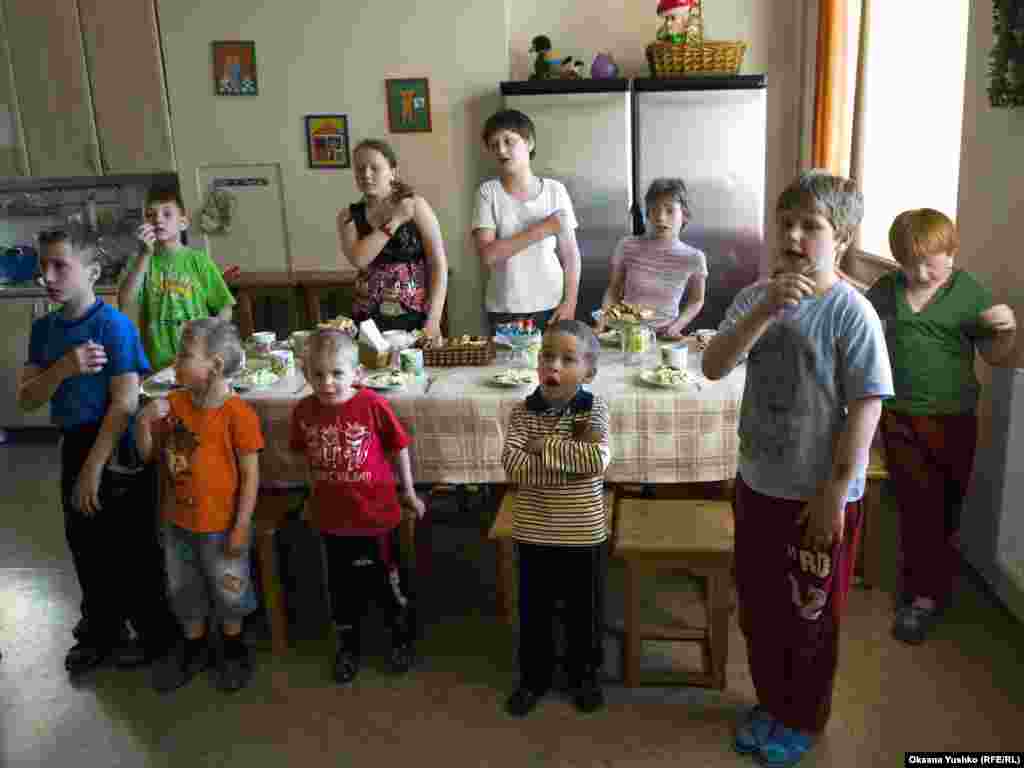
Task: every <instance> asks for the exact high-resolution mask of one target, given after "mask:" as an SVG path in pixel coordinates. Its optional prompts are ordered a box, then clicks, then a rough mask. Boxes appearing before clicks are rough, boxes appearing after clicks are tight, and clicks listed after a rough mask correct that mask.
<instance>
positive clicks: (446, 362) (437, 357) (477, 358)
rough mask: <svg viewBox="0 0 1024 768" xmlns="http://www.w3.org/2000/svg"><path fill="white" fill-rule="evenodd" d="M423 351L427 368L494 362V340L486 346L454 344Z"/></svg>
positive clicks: (489, 341)
mask: <svg viewBox="0 0 1024 768" xmlns="http://www.w3.org/2000/svg"><path fill="white" fill-rule="evenodd" d="M422 349H423V365H425V366H426V367H427V368H452V367H454V366H458V365H490V364H491V363H493V362H494V358H495V350H494V339H488V341H487V343H486V344H453V345H450V346H445V347H435V348H433V349H426V348H422Z"/></svg>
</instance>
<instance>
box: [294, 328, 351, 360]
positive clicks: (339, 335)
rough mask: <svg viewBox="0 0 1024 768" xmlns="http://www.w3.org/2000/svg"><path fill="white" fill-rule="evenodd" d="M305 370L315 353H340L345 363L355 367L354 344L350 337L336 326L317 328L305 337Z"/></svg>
mask: <svg viewBox="0 0 1024 768" xmlns="http://www.w3.org/2000/svg"><path fill="white" fill-rule="evenodd" d="M305 353H306V354H305V358H306V366H307V370H308V369H309V367H310V366H309V364H310V363H311V362H312V361H313V357H314V356H315V355H320V354H329V355H340V356H341V358H342V359H343V360H344V361H345V363H346V364H347V365H349V366H351V367H353V368H354V367H355V362H356V361H355V356H356V345H355V342H354V341H352V337H351V336H349V335H348V334H347V333H345V332H343V331H340V330H338V329H336V328H319V329H317V330H316V331H314V332H313V333H312V334H311V335H310V337H309V338H308V339H306V347H305Z"/></svg>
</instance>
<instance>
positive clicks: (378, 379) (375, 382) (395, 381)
mask: <svg viewBox="0 0 1024 768" xmlns="http://www.w3.org/2000/svg"><path fill="white" fill-rule="evenodd" d="M405 380H406V375H405V374H404V373H402V372H401V371H381V372H380V373H372V374H370V375H369V376H367V377H366V384H367V386H370V387H401V386H403V385H404V384H405Z"/></svg>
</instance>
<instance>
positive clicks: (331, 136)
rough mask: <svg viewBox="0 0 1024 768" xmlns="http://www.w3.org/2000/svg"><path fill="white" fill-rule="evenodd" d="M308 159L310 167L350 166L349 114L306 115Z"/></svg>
mask: <svg viewBox="0 0 1024 768" xmlns="http://www.w3.org/2000/svg"><path fill="white" fill-rule="evenodd" d="M306 159H307V160H308V161H309V167H310V168H348V167H349V157H348V116H347V115H306Z"/></svg>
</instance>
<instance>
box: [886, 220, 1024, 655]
mask: <svg viewBox="0 0 1024 768" xmlns="http://www.w3.org/2000/svg"><path fill="white" fill-rule="evenodd" d="M889 244H890V245H891V247H892V254H893V256H894V257H895V258H896V261H898V262H899V263H900V270H899V271H897V272H893V273H891V274H888V275H885V276H884V277H882V278H880V279H879V280H878V281H877V282H876V283H875V284H874V285H873V286H872V287H871V290H869V291H868V299H870V301H871V302H872V304H874V306H875V309H876V310H878V314H879V316H880V317H881V318H882V323H883V325H884V327H885V336H886V341H887V343H888V347H889V357H890V360H891V362H892V369H893V378H894V379H895V387H896V397H895V398H894V399H892V400H889V401H887V402H886V404H885V409H884V410H883V412H882V440H883V443H884V445H885V455H886V464H887V466H888V467H889V476H890V478H892V482H893V487H894V489H895V491H896V499H897V503H898V507H899V520H900V541H901V542H902V550H903V568H902V591H903V596H904V599H903V600H902V601H901V602H902V604H901V605H900V607H899V608H898V610H897V612H896V621H895V623H894V624H893V634H894V635H895V636H896V638H897V639H899V640H902V641H904V642H907V643H914V644H916V643H920V642H923V641H924V639H925V636H926V635H927V634H928V631H929V630H930V629H931V627H932V625H933V624H934V623H935V621H936V619H937V618H938V615H939V613H940V612H941V611H942V609H943V608H945V607H946V606H947V605H948V604H949V601H950V598H951V597H952V593H953V585H954V581H955V577H956V572H957V570H958V568H959V563H960V558H959V555H958V553H957V550H956V547H955V544H954V541H955V537H956V535H957V533H958V532H959V528H960V509H959V508H960V504H961V502H962V501H963V498H964V495H965V494H966V492H967V483H968V480H969V479H970V476H971V467H972V465H973V463H974V446H975V440H976V437H977V417H976V416H975V406H976V405H977V401H978V382H977V379H976V378H975V376H974V352H975V348H977V350H978V351H979V352H980V353H981V356H982V358H984V360H985V362H987V363H988V364H989V365H994V366H995V365H1011V364H1012V362H1013V345H1014V338H1015V332H1016V327H1017V323H1016V319H1015V317H1014V314H1013V310H1011V309H1010V308H1009V307H1008V306H1006V305H1005V304H999V305H993V303H992V294H991V293H990V292H989V290H988V289H987V288H985V287H984V286H982V285H981V284H980V283H979V282H978V281H977V280H976V279H975V278H974V277H973V276H972V275H971V274H970V273H968V272H965V271H963V270H959V269H954V268H953V259H954V257H955V256H956V253H957V248H958V243H957V234H956V228H955V227H954V226H953V222H952V221H950V220H949V219H948V218H947V217H946V216H945V215H944V214H942V213H940V212H939V211H935V210H931V209H928V208H922V209H919V210H912V211H905V212H903V213H901V214H900V215H899V216H897V217H896V220H895V221H894V222H893V224H892V227H891V228H890V230H889Z"/></svg>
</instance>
